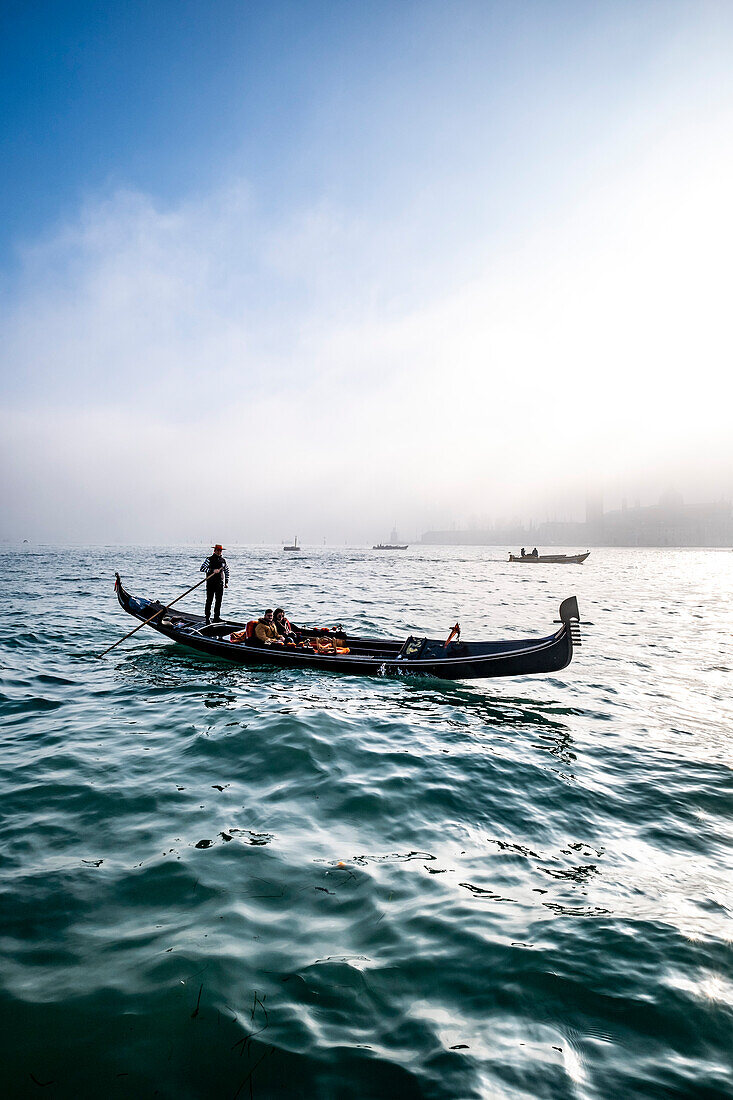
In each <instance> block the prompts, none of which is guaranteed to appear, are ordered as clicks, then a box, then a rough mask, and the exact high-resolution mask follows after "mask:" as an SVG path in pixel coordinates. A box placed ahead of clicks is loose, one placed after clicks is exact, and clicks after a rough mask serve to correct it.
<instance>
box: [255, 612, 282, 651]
mask: <svg viewBox="0 0 733 1100" xmlns="http://www.w3.org/2000/svg"><path fill="white" fill-rule="evenodd" d="M251 640H252V642H253V643H254V644H255V645H272V643H273V642H278V641H280V635H279V634H278V632H277V627H276V626H275V620H274V619H273V616H272V608H271V607H268V609H267V611H266V612H265V614H264V615H263V616H262V618H261V619H258V620H257V622H256V623H255V628H254V631H253V632H252V639H251Z"/></svg>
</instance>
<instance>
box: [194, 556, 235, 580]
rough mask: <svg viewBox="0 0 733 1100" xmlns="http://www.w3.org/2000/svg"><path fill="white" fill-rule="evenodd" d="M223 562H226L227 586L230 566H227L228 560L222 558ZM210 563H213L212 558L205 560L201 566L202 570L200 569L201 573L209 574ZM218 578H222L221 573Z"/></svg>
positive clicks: (225, 575)
mask: <svg viewBox="0 0 733 1100" xmlns="http://www.w3.org/2000/svg"><path fill="white" fill-rule="evenodd" d="M221 560H222V561H223V562H224V577H225V579H226V582H227V584H229V566H228V565H227V560H226V558H222V559H221ZM210 562H211V558H204V560H203V562H202V564H201V568H200V569H199V573H206V574H208V573H209V572H210V570H211V565H210ZM217 577H219V578H220V577H221V573H217Z"/></svg>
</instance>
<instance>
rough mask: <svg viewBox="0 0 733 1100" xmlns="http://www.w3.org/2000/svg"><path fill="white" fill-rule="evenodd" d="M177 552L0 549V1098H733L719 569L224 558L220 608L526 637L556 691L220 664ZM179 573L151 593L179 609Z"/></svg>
mask: <svg viewBox="0 0 733 1100" xmlns="http://www.w3.org/2000/svg"><path fill="white" fill-rule="evenodd" d="M204 552H205V551H204V550H200V549H198V548H194V547H189V548H186V547H176V548H155V547H151V548H130V547H125V548H122V549H115V548H111V547H106V548H102V549H94V550H88V551H86V550H79V549H61V548H53V547H44V546H34V545H27V546H24V547H22V548H21V547H6V548H5V550H4V551H3V553H2V559H3V560H2V578H3V589H4V595H3V602H2V619H1V620H0V647H1V653H2V685H1V690H0V712H1V713H2V717H3V737H2V741H1V742H0V794H1V796H2V803H1V804H2V836H1V842H2V847H1V850H0V851H1V859H0V918H1V919H0V1019H1V1020H2V1028H0V1055H1V1057H0V1066H1V1067H2V1068H1V1070H0V1075H1V1077H2V1084H3V1094H4V1095H6V1096H13V1097H14V1096H19V1097H22V1096H26V1095H27V1096H47V1097H54V1096H56V1097H96V1096H103V1097H108V1096H113V1097H136V1098H137V1097H147V1096H155V1095H157V1096H160V1097H175V1098H185V1097H209V1096H211V1097H231V1098H232V1100H233V1098H235V1097H242V1098H244V1097H250V1096H253V1097H260V1098H262V1097H307V1098H310V1097H325V1098H330V1097H339V1098H341V1097H359V1098H362V1097H391V1096H397V1097H400V1100H408V1098H410V1097H440V1098H446V1100H455V1098H463V1097H491V1098H494V1097H499V1098H504V1097H506V1098H511V1100H515V1098H516V1100H519V1098H535V1097H553V1098H554V1097H558V1098H560V1097H578V1098H581V1097H583V1098H584V1097H594V1098H599V1100H600V1098H607V1097H619V1098H621V1097H665V1098H666V1097H695V1098H713V1097H729V1096H733V1074H732V1071H731V1049H732V1047H733V1044H732V1042H731V1040H732V1038H733V1027H732V1024H733V977H732V975H733V968H732V966H731V962H732V959H731V955H732V951H731V931H732V923H731V900H732V898H733V890H731V875H730V866H731V850H732V848H731V782H730V780H731V772H730V765H731V727H732V725H733V723H732V721H731V718H732V716H733V714H732V705H731V688H732V686H733V677H732V676H731V669H732V668H733V586H732V582H733V554H731V553H730V552H727V553H726V552H722V551H679V550H638V551H637V550H603V549H599V550H594V551H593V552H592V553H591V556H590V558H589V559H588V561H587V562H586V564H585V565H583V566H582V567H577V566H522V565H510V564H508V563H507V562H505V560H503V559H504V557H505V554H504V551H503V549H502V550H500V549H498V548H491V547H486V548H470V549H463V548H450V549H449V548H441V547H437V548H435V547H418V548H412V547H411V548H410V549H408V550H407V551H405V552H401V553H394V554H389V553H386V552H385V553H378V552H372V551H371V550H365V549H361V550H360V549H348V548H342V549H329V548H325V547H322V548H309V547H306V548H305V549H304V550H303V552H302V554H300V555H292V554H283V553H282V551H281V550H279V548H277V549H276V548H271V549H268V548H263V547H257V548H246V547H242V548H239V549H236V548H235V549H234V550H229V551H228V553H227V557H228V560H229V564H230V567H231V570H232V579H231V585H230V588H229V590H228V592H227V596H226V599H225V605H224V611H225V613H228V614H229V615H232V616H237V617H239V618H244V619H245V620H246V619H247V618H249V617H250V615H251V613H253V612H255V611H257V612H258V613H259V612H260V611H261V610H262V608H264V607H265V606H273V605H274V604H276V603H281V604H282V605H283V606H284V607H285V608H286V610H287V611H288V612H289V613H290V615H291V617H292V618H293V620H294V621H296V622H301V621H302V622H311V623H314V624H328V623H333V622H334V621H341V622H343V623H344V624H345V625H347V626H348V627H349V628H354V629H358V630H359V631H361V632H362V633H373V634H378V633H387V634H389V635H391V636H399V635H402V634H406V633H408V632H409V633H429V634H432V635H433V636H444V635H445V636H447V633H448V630H449V628H450V627H451V625H452V624H453V623H454V622H455V621H456V619H459V620H460V622H461V624H462V628H463V636H464V637H466V638H472V637H474V638H479V637H486V638H497V637H520V636H529V635H535V634H536V635H542V634H547V633H549V632H550V631H551V630H552V629H553V626H552V620H553V619H555V618H556V617H557V612H558V606H559V603H560V600H561V599H562V598H563V597H565V596H568V595H571V594H573V593H575V594H577V596H578V600H579V604H580V610H581V616H582V618H583V619H584V620H587V621H588V622H587V623H586V624H584V625H583V628H582V629H583V640H584V645H583V648H582V649H581V650H579V651H577V652H576V654H575V658H574V660H573V662H572V664H571V665H570V666H569V667H568V668H567V669H565V670H564V671H563V672H562V673H561V674H560V675H557V676H550V677H536V678H529V677H528V678H520V679H508V680H496V681H491V680H488V681H483V682H465V683H456V684H450V683H442V682H439V681H436V680H430V679H428V678H420V679H411V678H406V679H396V678H394V679H390V678H382V679H368V678H361V677H353V678H352V677H341V676H338V675H336V674H333V673H328V672H323V673H319V672H310V673H309V672H302V671H284V672H283V671H273V670H271V669H268V668H241V667H232V666H229V665H227V664H225V663H223V662H221V661H218V660H215V659H212V658H207V657H203V656H199V655H197V654H195V653H193V652H190V651H187V650H184V649H181V648H178V647H176V646H174V645H172V644H169V643H167V642H166V641H165V640H164V639H161V638H160V637H159V636H158V635H155V634H153V633H152V632H149V631H148V630H147V629H143V630H141V631H140V632H138V634H136V635H135V637H133V638H131V639H130V640H129V641H127V642H125V643H123V644H122V645H121V646H119V647H118V648H117V649H115V650H114V651H113V652H112V653H110V654H109V655H108V656H107V657H105V658H104V659H103V660H98V659H97V657H96V656H95V654H96V653H98V652H100V651H101V650H102V649H103V648H104V647H105V646H107V645H110V644H111V643H112V642H113V641H114V640H115V639H116V638H117V637H119V636H121V635H122V634H124V633H125V632H126V631H127V630H129V629H130V628H131V627H132V626H133V625H134V623H133V620H131V619H130V618H129V616H126V615H124V613H123V612H122V610H121V609H120V608H119V606H118V605H117V602H116V598H115V596H114V593H113V588H112V586H113V580H114V571H115V569H118V570H119V572H120V573H121V574H122V577H123V580H124V582H125V584H126V587H128V588H129V590H130V591H131V592H133V593H135V594H138V595H145V596H150V597H157V598H160V599H162V600H164V601H168V600H170V599H172V598H173V597H174V596H175V595H177V594H178V593H179V592H180V591H182V590H183V589H185V588H186V587H188V586H189V585H191V584H193V583H194V582H195V581H196V580H197V579H198V577H199V575H198V573H197V570H198V566H199V564H200V561H201V558H202V556H203V553H204ZM202 604H203V596H202V594H201V590H199V591H197V592H195V593H193V594H192V595H191V596H190V597H187V599H186V600H185V601H184V603H183V604H182V605H181V606H182V608H183V609H190V610H200V605H202Z"/></svg>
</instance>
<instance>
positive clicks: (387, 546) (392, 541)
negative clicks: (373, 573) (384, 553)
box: [372, 524, 407, 550]
mask: <svg viewBox="0 0 733 1100" xmlns="http://www.w3.org/2000/svg"><path fill="white" fill-rule="evenodd" d="M406 549H407V543H405V544H404V546H403V545H402V543H401V542H400V540H399V537H398V535H397V524H395V525H394V527H393V528H392V530H391V531H390V533H389V542H378V543H377V545H376V546H372V550H406Z"/></svg>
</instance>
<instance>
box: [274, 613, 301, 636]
mask: <svg viewBox="0 0 733 1100" xmlns="http://www.w3.org/2000/svg"><path fill="white" fill-rule="evenodd" d="M275 626H276V628H277V632H278V634H279V635H280V637H282V638H284V639H285V641H286V642H294V641H295V636H296V634H297V633H298V628H297V627H295V626H293V624H292V623H291V622H289V621H288V619H287V618H286V617H285V612H284V611H283V609H282V608H281V607H276V608H275Z"/></svg>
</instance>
